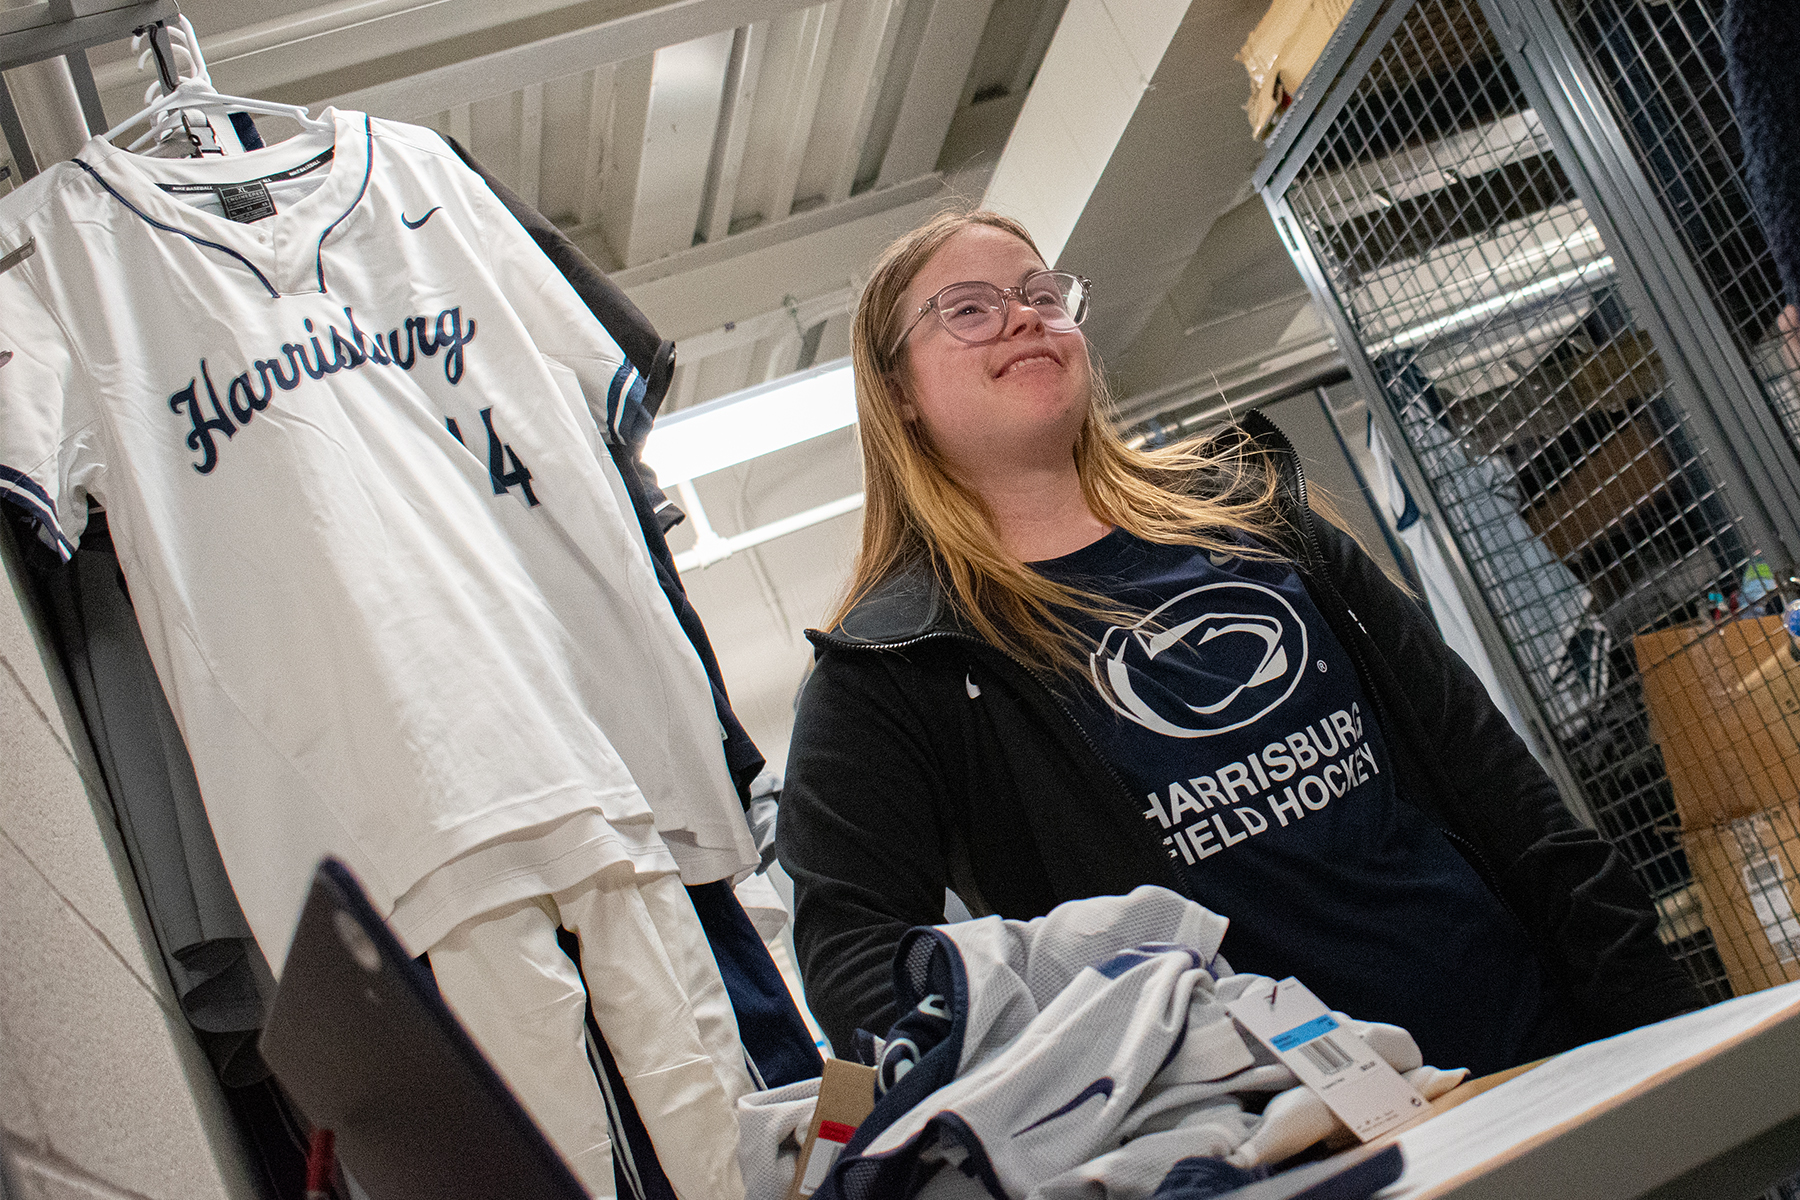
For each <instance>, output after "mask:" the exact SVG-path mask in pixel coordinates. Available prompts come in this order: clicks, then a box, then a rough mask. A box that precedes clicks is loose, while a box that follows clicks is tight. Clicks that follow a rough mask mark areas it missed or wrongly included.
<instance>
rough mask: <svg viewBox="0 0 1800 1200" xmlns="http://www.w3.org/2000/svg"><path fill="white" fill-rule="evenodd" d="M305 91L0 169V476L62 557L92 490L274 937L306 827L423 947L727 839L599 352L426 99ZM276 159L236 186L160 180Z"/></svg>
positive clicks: (707, 855)
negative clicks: (484, 920) (594, 881)
mask: <svg viewBox="0 0 1800 1200" xmlns="http://www.w3.org/2000/svg"><path fill="white" fill-rule="evenodd" d="M326 115H327V117H328V118H329V119H330V120H331V123H332V126H333V131H332V132H331V133H317V134H303V135H301V136H299V137H296V138H294V139H292V140H290V141H287V142H283V143H281V144H280V145H277V146H274V147H270V148H268V149H265V150H259V151H255V152H252V153H250V154H247V155H243V156H234V157H231V158H226V159H219V158H209V159H203V160H195V159H181V160H161V159H146V158H141V157H138V156H134V155H129V154H126V153H123V152H121V151H119V150H117V149H115V148H113V147H111V146H109V145H107V144H106V143H104V142H101V141H98V140H96V141H94V142H91V143H90V144H89V145H88V146H87V147H85V148H84V149H83V150H82V152H81V154H80V155H79V156H78V158H77V159H76V160H75V161H74V162H70V163H62V164H59V165H57V166H55V167H53V168H51V169H50V170H48V171H46V172H44V174H43V175H41V176H40V177H38V178H37V179H35V180H33V181H32V182H31V183H29V184H28V185H26V186H25V187H24V188H22V189H20V190H19V191H18V192H15V193H14V194H13V195H12V196H10V197H8V198H7V199H6V201H5V202H4V203H3V204H0V260H3V259H4V256H6V255H8V254H9V253H11V252H13V251H15V250H19V249H21V248H23V247H25V246H26V245H27V244H28V243H31V244H32V250H31V253H30V254H29V256H27V257H24V258H23V259H22V261H18V262H17V265H15V266H13V267H11V268H10V269H8V270H6V271H5V273H4V274H0V351H4V353H3V354H0V496H3V497H4V498H5V499H7V500H10V501H12V502H14V503H16V504H19V505H21V506H23V507H24V508H25V509H26V510H27V511H28V512H29V513H30V514H31V515H32V516H33V517H35V518H36V520H37V522H38V525H39V527H40V535H41V536H42V537H43V538H44V540H45V541H47V542H48V543H50V544H51V545H53V546H54V547H56V548H57V549H58V550H59V551H60V552H61V553H63V555H64V556H65V557H66V556H67V555H68V554H69V553H71V552H72V551H73V548H74V545H75V543H76V542H77V541H78V540H79V539H80V537H81V532H82V529H83V527H84V525H85V524H86V520H87V510H88V501H89V500H90V498H91V499H93V500H96V501H99V502H100V503H102V504H103V505H104V507H105V509H106V511H107V515H108V520H109V523H110V527H111V530H112V533H113V537H114V540H115V542H116V545H117V548H118V552H119V559H120V562H121V565H122V566H123V568H124V571H125V576H126V579H127V581H128V583H129V585H130V588H131V596H132V600H133V602H134V604H135V605H136V608H137V612H138V618H139V621H140V623H141V625H142V626H143V630H144V635H145V640H146V641H147V642H148V644H149V648H150V653H151V657H152V658H153V660H154V662H155V664H156V669H157V673H158V675H159V676H160V678H161V680H162V682H163V686H164V688H165V690H166V691H167V692H168V695H169V700H170V703H171V705H172V706H173V708H174V711H175V714H176V716H177V718H178V720H179V721H180V724H181V728H182V732H183V734H184V736H185V737H186V739H187V744H188V748H189V751H190V753H191V754H192V756H193V759H194V765H195V769H196V773H197V775H198V777H199V780H200V786H201V790H202V793H203V795H204V798H205V801H206V807H207V813H208V815H209V817H210V818H211V820H212V824H213V829H214V832H215V833H216V835H217V837H218V841H219V845H220V849H221V850H222V852H223V854H224V859H225V863H226V866H227V869H228V871H229V873H230V875H231V879H232V883H233V885H234V887H235V888H236V889H237V892H238V896H239V898H240V900H241V901H242V903H243V905H244V909H245V912H246V914H247V915H248V917H249V919H250V923H251V926H252V928H253V929H254V930H255V932H256V935H257V939H258V941H259V942H261V944H262V946H263V947H264V949H265V951H266V952H267V953H268V954H269V956H270V958H271V960H273V961H275V962H276V963H277V965H279V960H280V958H281V957H282V956H283V955H284V954H285V951H286V946H287V941H288V936H289V933H290V931H291V929H292V926H293V922H294V920H295V918H296V916H297V914H298V912H299V910H300V905H301V902H302V900H303V899H304V896H305V891H306V884H307V880H308V877H309V876H310V873H311V871H312V869H313V866H314V864H315V863H316V862H317V860H318V858H319V857H320V856H321V855H324V854H335V855H338V856H339V857H341V858H343V859H344V860H346V861H347V862H348V863H349V864H350V865H351V867H352V868H353V869H354V870H355V871H356V873H357V874H358V875H359V876H361V878H362V879H363V881H364V883H365V884H366V885H367V886H368V888H369V890H370V892H371V894H372V895H373V896H374V897H375V899H376V902H377V904H378V905H381V906H382V907H383V908H384V909H386V910H390V911H391V910H392V909H393V908H394V907H395V905H396V904H397V903H398V904H400V906H401V908H402V912H401V913H400V914H399V917H400V919H399V920H397V924H398V925H399V927H400V928H399V932H400V933H401V935H402V937H403V938H406V940H408V941H409V942H410V943H411V944H413V945H414V946H415V947H416V948H423V947H424V946H426V945H429V944H430V942H431V941H433V940H435V939H436V936H438V935H441V934H442V933H443V932H447V931H448V930H449V929H450V928H451V927H452V926H453V925H454V924H456V923H457V921H460V920H462V919H465V918H466V917H469V916H473V915H476V914H477V913H478V912H480V911H483V910H484V909H485V908H487V907H490V906H491V905H492V904H493V903H495V902H496V901H498V902H504V901H505V900H506V899H509V898H511V896H512V895H515V894H519V893H522V892H530V891H534V890H554V888H555V887H559V886H568V884H570V883H573V882H576V881H578V880H579V879H581V878H584V877H586V876H587V875H589V874H592V873H594V871H596V870H598V869H601V868H605V867H608V866H610V865H613V864H622V863H631V864H634V865H635V868H636V869H637V870H639V871H641V872H653V873H664V872H667V871H670V870H674V869H676V867H677V866H679V869H680V871H681V874H682V876H683V878H684V880H685V881H686V882H688V883H699V882H706V881H709V880H713V879H719V878H724V877H727V876H730V875H733V874H736V873H737V872H739V871H741V870H744V869H746V868H747V867H749V866H752V865H754V863H755V861H756V856H755V852H754V849H753V848H752V846H751V844H750V840H749V837H748V833H747V830H746V828H745V824H744V820H743V817H742V813H741V809H740V807H739V804H738V801H737V798H736V796H735V794H734V792H733V790H732V786H731V783H730V780H729V777H728V775H727V771H726V767H725V761H724V753H723V749H722V745H721V740H720V739H721V734H720V729H719V725H718V721H717V717H716V715H715V713H714V710H713V705H712V698H711V692H710V689H709V686H708V682H707V678H706V675H705V672H704V670H703V668H702V667H701V664H700V661H699V659H698V657H697V656H696V655H695V653H694V651H693V649H692V647H691V646H690V645H689V643H688V642H687V640H686V638H685V637H684V636H683V635H682V632H681V629H680V627H679V625H678V624H677V622H676V620H675V617H674V615H673V613H672V611H671V610H670V608H669V605H668V603H667V601H666V600H665V598H664V597H663V595H662V593H661V591H660V589H659V588H658V586H657V583H656V579H655V576H654V574H653V569H652V567H651V565H650V561H649V557H648V554H647V552H646V550H645V548H644V545H643V541H642V537H641V534H640V533H639V531H638V530H637V528H636V524H635V519H634V518H633V516H632V514H631V512H630V508H629V503H628V501H627V500H626V499H625V496H624V492H623V485H622V484H621V483H620V481H619V479H618V476H617V473H616V471H615V470H614V468H613V466H612V463H611V460H610V458H609V456H608V454H607V453H606V449H605V445H604V442H603V438H604V437H605V434H603V432H602V429H603V427H604V425H605V420H606V418H605V413H606V400H607V394H608V389H609V387H612V386H617V385H618V384H619V383H622V382H623V380H624V377H625V376H626V375H627V374H628V373H629V367H627V366H626V365H625V364H624V361H623V359H624V356H623V354H622V353H621V352H620V350H619V348H618V346H617V345H616V344H615V343H614V342H613V341H612V339H611V338H610V337H609V336H608V335H607V334H606V332H605V330H604V329H603V328H602V326H601V325H600V324H599V323H598V322H597V321H596V320H595V319H594V318H593V316H592V315H591V313H590V312H589V311H588V309H587V308H586V307H585V306H584V305H583V304H582V303H581V301H580V299H579V298H578V297H577V296H576V294H575V293H574V291H573V289H571V288H570V286H569V285H568V283H567V282H566V281H565V280H564V279H563V277H562V276H561V275H560V274H559V273H558V272H557V271H556V269H555V268H554V267H553V266H552V264H551V263H550V262H549V260H548V259H547V258H545V257H544V255H543V254H542V253H541V252H540V251H539V250H538V249H537V247H536V245H535V244H534V243H533V242H532V241H531V239H530V237H529V236H528V235H527V234H526V233H525V231H524V230H523V228H521V227H520V226H519V224H518V223H517V222H516V221H514V220H513V219H512V217H511V216H510V215H509V214H508V213H507V212H506V210H505V209H504V207H502V205H501V204H500V203H499V201H498V200H497V199H496V198H495V196H494V195H493V193H492V192H491V191H490V190H488V188H487V187H486V186H485V185H484V184H483V183H482V182H481V180H480V179H479V178H478V177H477V176H476V175H475V174H473V173H472V172H471V171H469V170H468V169H467V168H466V167H465V166H464V165H463V164H462V163H461V162H460V161H459V160H457V158H456V157H455V156H454V154H453V153H452V152H451V151H450V149H449V147H448V146H446V145H445V144H444V143H443V141H442V140H441V139H440V138H438V137H437V135H435V134H433V133H431V132H430V131H428V130H424V129H418V128H415V127H411V126H405V125H398V124H393V123H390V122H386V121H379V120H374V121H371V120H370V119H368V118H367V117H365V116H364V115H363V114H361V113H348V112H337V113H333V112H329V111H328V112H327V114H326ZM325 151H330V152H331V153H330V156H329V159H328V161H325V162H318V161H316V160H318V159H319V158H320V157H321V156H322V155H323V154H324V152H325ZM309 164H311V169H310V170H308V169H307V168H308V165H309ZM284 174H286V175H288V176H290V177H289V178H287V179H279V178H278V179H276V181H275V182H274V183H272V184H270V185H269V186H270V188H271V195H272V196H273V197H274V199H275V201H276V207H277V208H278V209H279V211H278V212H276V213H275V214H274V215H271V216H267V217H265V218H263V219H261V220H257V221H254V222H252V223H240V222H238V221H233V220H228V219H226V218H225V217H224V216H221V215H215V213H214V212H212V211H206V210H204V209H202V208H201V207H198V206H196V205H195V204H193V203H189V202H185V201H184V197H186V196H190V195H192V194H194V193H196V192H200V193H204V194H206V195H207V196H209V197H210V196H211V195H212V191H211V188H210V187H208V186H203V185H219V184H231V183H238V182H242V181H245V180H254V179H258V178H264V177H278V176H282V175H284ZM252 190H254V189H252ZM671 852H673V858H672V859H671ZM446 879H447V880H448V882H443V881H444V880H446ZM440 884H441V886H440ZM409 895H410V896H411V897H412V898H413V901H414V903H412V904H411V906H410V908H409V907H408V904H407V897H408V896H409Z"/></svg>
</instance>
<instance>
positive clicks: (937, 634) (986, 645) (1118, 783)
mask: <svg viewBox="0 0 1800 1200" xmlns="http://www.w3.org/2000/svg"><path fill="white" fill-rule="evenodd" d="M824 636H825V638H826V639H827V640H828V641H830V643H831V644H832V645H833V646H835V647H837V648H838V649H840V650H905V649H907V648H908V647H911V646H917V645H918V644H920V643H921V642H928V641H932V640H934V639H943V640H945V641H956V642H967V643H968V644H969V645H971V646H974V647H976V648H977V649H981V650H990V651H997V652H998V653H1000V654H1002V655H1004V656H1005V657H1006V658H1007V659H1008V660H1010V661H1011V662H1012V664H1013V665H1014V666H1016V667H1018V668H1019V670H1021V671H1023V672H1025V674H1026V676H1027V677H1028V678H1030V679H1031V681H1032V682H1033V683H1035V684H1037V685H1038V687H1040V688H1042V689H1043V690H1044V694H1045V695H1046V696H1048V697H1050V703H1051V704H1053V705H1055V706H1056V711H1057V712H1059V713H1061V714H1062V717H1063V720H1064V721H1065V722H1067V723H1068V726H1069V728H1071V729H1073V730H1074V731H1075V736H1076V737H1078V738H1080V739H1081V744H1082V745H1083V746H1086V747H1087V751H1088V753H1089V754H1090V755H1091V756H1092V757H1093V759H1094V761H1095V762H1096V763H1098V764H1099V765H1100V769H1101V770H1102V771H1103V772H1105V773H1106V777H1107V778H1108V779H1111V780H1112V782H1113V786H1114V787H1116V788H1117V789H1118V795H1119V799H1121V800H1122V801H1124V804H1125V809H1126V811H1127V812H1131V813H1133V814H1134V815H1136V816H1138V817H1142V816H1143V815H1144V814H1143V813H1142V812H1141V811H1138V810H1137V809H1136V808H1135V807H1134V805H1135V803H1136V802H1135V801H1134V800H1133V798H1132V792H1131V788H1130V786H1129V785H1127V784H1126V782H1125V777H1124V776H1123V775H1120V774H1119V772H1118V768H1116V767H1114V766H1113V765H1112V763H1110V762H1108V761H1107V758H1106V756H1105V755H1104V754H1102V753H1100V747H1098V746H1096V745H1095V744H1094V739H1093V738H1092V737H1090V736H1089V735H1088V731H1087V730H1086V729H1083V728H1082V726H1081V722H1080V721H1078V720H1076V719H1075V714H1074V713H1072V712H1070V711H1069V706H1068V705H1066V704H1064V703H1063V701H1062V697H1060V696H1058V695H1057V694H1056V689H1055V688H1053V687H1051V686H1050V685H1049V684H1048V683H1046V682H1045V680H1044V677H1043V676H1042V675H1040V674H1039V673H1038V672H1037V670H1036V669H1035V668H1033V667H1032V666H1031V665H1030V664H1029V663H1027V662H1026V661H1025V660H1024V659H1022V658H1020V657H1019V656H1018V655H1016V654H1014V653H1013V652H1012V651H1010V650H1006V649H1004V648H1002V647H1000V646H996V645H994V644H993V643H991V642H988V641H984V640H983V639H981V638H978V637H975V636H973V635H972V634H967V633H958V632H956V631H954V630H950V629H941V630H933V631H931V632H929V633H922V634H920V635H919V636H917V637H913V638H906V639H904V640H902V641H898V642H861V643H845V642H841V641H838V640H837V639H836V638H833V637H832V636H831V635H830V634H829V633H827V634H825V635H824ZM1131 828H1132V829H1134V830H1135V829H1136V828H1137V826H1136V825H1132V826H1131ZM1157 848H1158V849H1159V850H1160V849H1161V847H1160V846H1158V847H1157ZM1155 857H1156V860H1157V862H1158V863H1159V864H1161V866H1162V869H1163V871H1164V873H1165V875H1166V876H1167V878H1168V879H1170V880H1172V881H1173V883H1172V885H1170V889H1171V890H1172V891H1174V892H1175V893H1176V894H1177V895H1180V896H1186V897H1187V898H1188V899H1190V900H1192V899H1194V897H1193V896H1192V895H1190V894H1189V892H1188V888H1187V884H1186V881H1185V880H1184V879H1183V878H1182V874H1181V872H1179V871H1177V870H1176V869H1175V868H1174V867H1173V866H1171V865H1170V864H1169V863H1168V862H1166V861H1164V860H1163V857H1162V855H1161V854H1157V855H1156V856H1155Z"/></svg>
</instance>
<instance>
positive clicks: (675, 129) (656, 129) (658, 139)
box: [601, 30, 732, 267]
mask: <svg viewBox="0 0 1800 1200" xmlns="http://www.w3.org/2000/svg"><path fill="white" fill-rule="evenodd" d="M731 46H732V33H731V31H730V30H723V31H721V32H719V33H713V34H708V35H707V36H705V37H701V38H694V39H692V40H690V41H685V42H681V43H679V44H677V45H674V46H664V47H663V48H662V49H660V50H658V51H656V53H655V54H653V55H651V56H650V58H649V59H648V60H647V61H648V63H649V65H650V79H649V83H648V87H647V88H645V89H644V90H643V91H642V92H641V93H637V95H639V96H640V97H641V99H640V100H639V103H641V105H642V115H641V117H639V116H636V115H635V114H634V116H633V119H632V120H631V122H630V123H629V126H627V124H626V123H625V122H624V121H617V122H616V123H615V126H614V143H613V145H612V147H611V148H610V154H611V155H612V156H613V158H614V159H615V161H616V163H617V169H616V170H611V171H609V172H608V173H607V175H606V177H605V181H604V184H603V188H604V189H605V190H606V191H609V192H612V193H613V195H612V197H611V198H610V199H607V200H606V201H604V202H603V204H602V206H601V213H602V218H601V219H602V224H603V226H604V228H605V232H606V240H607V242H608V243H609V244H610V245H611V246H612V248H613V250H615V251H616V252H617V253H618V254H619V256H620V258H621V259H622V260H623V261H624V265H625V266H628V267H631V266H636V265H638V264H639V263H644V262H648V261H650V260H651V259H656V258H665V257H667V256H669V255H671V254H675V253H678V252H680V251H682V250H686V249H688V248H689V247H690V246H692V245H693V244H694V231H695V229H696V227H697V225H698V223H699V220H700V207H701V200H702V195H703V193H704V191H705V185H706V175H707V165H708V162H709V159H710V158H711V153H712V147H713V138H714V133H715V131H716V130H717V129H718V126H719V105H720V102H721V100H722V97H723V92H724V87H725V76H726V69H727V67H728V66H729V65H730V62H731ZM645 61H646V60H644V59H638V60H636V61H635V62H634V63H633V64H632V66H633V67H634V68H635V67H636V66H637V65H638V64H642V63H644V62H645ZM625 75H626V71H625V70H621V72H620V80H621V84H622V85H623V83H624V79H625ZM627 99H628V98H627V97H625V96H621V97H620V103H621V104H623V103H625V102H626V101H627ZM621 111H622V110H621ZM628 128H629V130H630V131H635V133H636V139H637V140H636V144H635V146H629V145H628V144H627V141H626V138H627V133H628Z"/></svg>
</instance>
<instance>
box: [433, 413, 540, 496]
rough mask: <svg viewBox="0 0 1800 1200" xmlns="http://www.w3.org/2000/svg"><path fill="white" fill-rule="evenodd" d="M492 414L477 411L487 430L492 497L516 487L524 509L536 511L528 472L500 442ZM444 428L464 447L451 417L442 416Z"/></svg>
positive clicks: (509, 447) (516, 456) (509, 448)
mask: <svg viewBox="0 0 1800 1200" xmlns="http://www.w3.org/2000/svg"><path fill="white" fill-rule="evenodd" d="M493 413H494V410H493V409H492V408H491V407H490V408H484V409H482V410H481V423H482V425H483V426H485V427H486V428H487V439H488V477H489V478H490V479H492V480H493V483H494V495H496V496H504V495H506V494H507V493H508V492H510V491H511V490H512V489H513V488H515V487H517V488H518V489H520V490H521V491H522V492H523V493H524V494H525V506H526V507H527V508H536V507H537V502H538V498H537V496H536V494H535V493H533V492H532V490H531V471H530V469H529V468H528V467H526V465H525V464H524V463H522V462H520V461H519V456H518V455H517V454H514V453H513V448H512V447H511V446H509V445H507V444H505V443H504V442H502V441H501V440H500V437H499V435H498V434H496V433H495V432H494V416H493ZM444 428H446V429H448V430H449V431H450V436H451V437H453V438H455V439H456V440H457V441H459V442H462V444H463V445H464V446H467V445H468V443H467V442H463V435H462V430H461V429H458V428H457V426H456V418H455V417H445V418H444ZM507 463H511V464H512V470H510V471H508V470H507V469H506V464H507Z"/></svg>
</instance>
